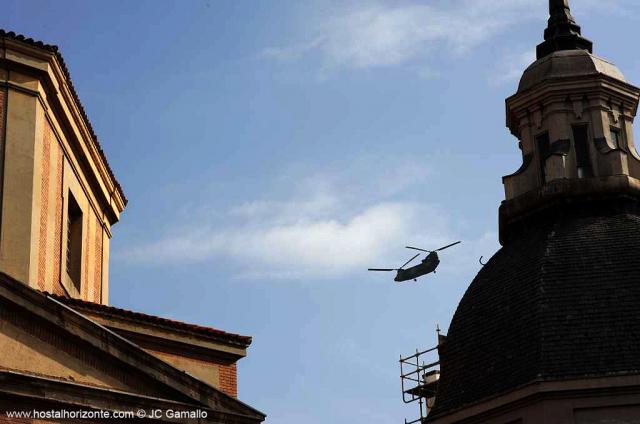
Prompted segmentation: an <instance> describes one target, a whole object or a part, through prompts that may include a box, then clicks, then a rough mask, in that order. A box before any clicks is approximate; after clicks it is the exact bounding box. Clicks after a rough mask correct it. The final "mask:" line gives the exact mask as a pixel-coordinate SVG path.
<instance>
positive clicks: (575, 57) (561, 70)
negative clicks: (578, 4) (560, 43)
mask: <svg viewBox="0 0 640 424" xmlns="http://www.w3.org/2000/svg"><path fill="white" fill-rule="evenodd" d="M594 75H605V76H608V77H611V78H614V79H617V80H620V81H625V78H624V75H623V74H622V72H620V70H619V69H618V68H617V67H616V65H614V64H613V63H611V62H608V61H606V60H605V59H602V58H600V57H598V56H595V55H593V54H591V53H589V52H588V51H586V50H561V51H557V52H554V53H552V54H550V55H549V56H546V57H543V58H542V59H539V60H536V61H535V62H533V63H532V64H531V65H530V66H529V67H528V68H527V69H526V70H525V71H524V74H523V75H522V78H521V79H520V84H519V85H518V93H521V92H523V91H525V90H528V89H530V88H531V87H534V86H535V85H537V84H539V83H541V82H545V81H549V80H553V79H559V78H576V77H584V76H594Z"/></svg>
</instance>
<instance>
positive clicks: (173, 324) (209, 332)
mask: <svg viewBox="0 0 640 424" xmlns="http://www.w3.org/2000/svg"><path fill="white" fill-rule="evenodd" d="M47 294H48V295H49V296H51V297H53V298H54V299H56V300H58V301H60V302H62V303H64V304H65V305H67V306H70V307H73V308H77V309H84V310H87V311H95V312H98V313H100V312H103V313H106V314H110V315H114V316H117V317H121V318H125V319H133V320H137V321H142V322H145V323H149V324H155V325H160V326H165V327H170V328H172V329H174V330H179V331H183V332H188V333H192V334H197V335H201V336H206V337H211V338H214V339H217V340H222V341H224V342H227V343H232V344H235V345H238V346H242V347H244V348H246V347H249V345H251V342H252V338H251V337H250V336H242V335H240V334H234V333H228V332H226V331H223V330H219V329H217V328H212V327H204V326H200V325H196V324H189V323H186V322H183V321H175V320H171V319H168V318H162V317H158V316H155V315H149V314H144V313H142V312H135V311H129V310H127V309H121V308H116V307H115V306H109V305H102V304H99V303H94V302H88V301H86V300H81V299H74V298H69V297H66V296H60V295H56V294H51V293H47Z"/></svg>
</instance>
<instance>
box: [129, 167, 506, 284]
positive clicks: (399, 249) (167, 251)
mask: <svg viewBox="0 0 640 424" xmlns="http://www.w3.org/2000/svg"><path fill="white" fill-rule="evenodd" d="M402 159H403V160H404V158H402ZM350 162H351V163H352V164H353V169H349V170H345V171H343V172H331V173H326V174H322V173H318V174H315V175H313V176H311V177H307V178H288V179H287V181H292V180H293V181H298V182H297V183H296V184H295V186H294V187H292V189H291V192H290V193H288V194H287V195H286V196H285V197H284V199H269V200H264V199H257V200H254V201H249V202H246V203H244V204H241V205H238V206H235V207H231V208H230V209H228V210H227V211H226V213H224V214H222V216H221V215H220V214H216V215H215V217H214V215H210V216H209V217H207V216H206V215H204V216H202V217H201V218H198V221H199V222H193V223H190V224H188V225H187V224H185V225H183V226H182V228H180V230H179V231H177V230H176V231H175V232H173V233H171V234H165V235H164V236H161V237H160V239H158V240H156V241H151V242H147V243H142V244H139V245H137V246H134V247H131V248H129V249H127V250H125V251H122V252H118V256H119V257H121V258H122V259H125V258H126V260H127V261H130V262H135V263H142V264H145V263H146V264H152V265H163V264H176V263H197V262H204V261H208V260H212V259H223V260H226V261H230V262H232V263H234V264H236V265H237V267H238V269H241V270H242V271H240V273H241V274H240V275H239V276H240V277H261V278H287V279H290V278H301V277H305V278H334V277H338V276H343V275H346V274H349V273H351V272H363V271H364V270H365V269H366V268H368V267H385V268H386V267H390V268H393V267H398V266H400V265H402V263H403V262H404V261H406V260H407V259H408V258H409V257H411V254H410V252H408V251H406V250H405V249H404V248H403V247H404V246H405V245H406V244H407V243H412V244H414V245H418V246H424V247H426V248H437V247H440V246H443V245H445V244H448V243H450V242H451V241H455V240H458V239H459V237H460V234H458V233H457V231H456V229H455V227H454V224H453V223H452V222H451V220H450V218H449V216H448V215H447V214H446V213H445V212H444V211H442V210H441V209H440V208H438V207H437V206H434V205H428V204H424V203H416V202H409V201H403V200H395V199H396V197H397V195H398V194H401V193H402V192H405V191H408V190H409V189H411V188H413V187H414V186H415V184H418V183H420V184H424V183H425V179H426V178H427V175H428V172H427V171H426V170H425V169H424V168H423V167H421V166H417V165H413V164H412V163H411V162H410V161H409V160H405V161H404V163H405V164H406V167H405V171H406V172H402V173H396V172H391V171H385V170H382V169H377V170H376V169H375V168H374V167H372V166H371V164H372V163H376V162H377V161H376V160H375V158H369V159H360V160H354V161H350ZM363 168H366V169H368V172H365V173H360V172H359V171H358V169H363ZM363 176H367V177H366V178H364V179H363ZM385 186H386V189H385ZM372 193H373V194H372ZM400 197H402V196H400ZM371 199H377V200H371ZM206 209H207V208H205V210H206ZM210 209H212V210H213V209H215V206H213V205H212V206H211V207H210ZM454 239H455V240H454ZM494 240H495V237H494ZM478 243H480V245H484V244H486V243H485V241H483V240H480V241H478V242H474V241H469V240H467V241H465V244H464V247H463V248H461V249H459V248H457V249H459V250H458V254H459V255H458V257H460V258H462V257H464V258H467V259H465V260H466V261H467V265H470V266H472V267H475V266H479V265H478V264H477V258H472V259H470V260H469V259H468V258H469V257H471V256H474V255H476V254H477V249H476V250H474V246H477V245H478ZM490 253H492V252H483V253H482V254H485V255H487V254H490ZM478 257H479V255H478ZM456 263H457V262H456ZM460 268H464V269H468V267H467V268H465V267H464V266H463V264H462V262H460V263H457V265H456V266H455V267H452V268H451V272H454V273H455V272H457V271H458V270H459V269H460Z"/></svg>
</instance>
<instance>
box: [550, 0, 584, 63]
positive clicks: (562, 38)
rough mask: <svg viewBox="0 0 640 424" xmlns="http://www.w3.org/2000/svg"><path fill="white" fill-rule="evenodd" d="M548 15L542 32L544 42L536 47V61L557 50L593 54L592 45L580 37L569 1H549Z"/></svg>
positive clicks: (578, 27)
mask: <svg viewBox="0 0 640 424" xmlns="http://www.w3.org/2000/svg"><path fill="white" fill-rule="evenodd" d="M549 15H550V16H549V24H548V26H547V29H546V30H545V31H544V40H545V41H544V42H543V43H542V44H540V45H538V49H537V55H538V59H541V58H543V57H545V56H547V55H550V54H551V53H553V52H556V51H559V50H587V51H588V52H589V53H592V52H593V43H592V42H591V41H589V40H587V39H586V38H584V37H582V35H581V32H580V26H578V24H576V21H575V19H574V18H573V16H572V15H571V9H570V8H569V0H549Z"/></svg>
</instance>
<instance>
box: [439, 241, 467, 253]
mask: <svg viewBox="0 0 640 424" xmlns="http://www.w3.org/2000/svg"><path fill="white" fill-rule="evenodd" d="M460 243H462V242H461V241H457V242H455V243H451V244H450V245H448V246H445V247H441V248H440V249H438V250H436V252H439V251H441V250H444V249H448V248H450V247H453V246H455V245H456V244H460Z"/></svg>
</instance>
